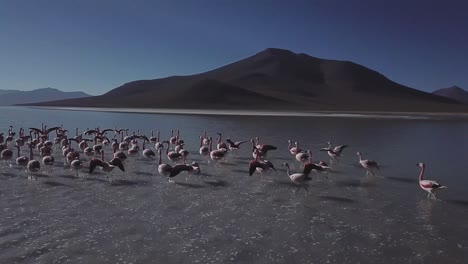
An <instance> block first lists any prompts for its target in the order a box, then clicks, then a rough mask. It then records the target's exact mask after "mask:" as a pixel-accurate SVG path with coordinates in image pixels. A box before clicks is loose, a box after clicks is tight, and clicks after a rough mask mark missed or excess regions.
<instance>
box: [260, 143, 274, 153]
mask: <svg viewBox="0 0 468 264" xmlns="http://www.w3.org/2000/svg"><path fill="white" fill-rule="evenodd" d="M276 149H278V148H277V147H275V146H273V145H261V146H260V151H262V152H264V151H268V150H276Z"/></svg>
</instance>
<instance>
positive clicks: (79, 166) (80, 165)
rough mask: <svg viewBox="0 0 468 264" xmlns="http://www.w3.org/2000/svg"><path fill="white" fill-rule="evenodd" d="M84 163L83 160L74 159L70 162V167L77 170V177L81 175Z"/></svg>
mask: <svg viewBox="0 0 468 264" xmlns="http://www.w3.org/2000/svg"><path fill="white" fill-rule="evenodd" d="M83 165H84V163H83V162H82V161H81V160H77V159H76V160H73V161H72V162H71V163H70V169H72V170H74V171H75V172H76V177H77V178H78V177H79V173H78V172H79V170H81V169H82V168H83Z"/></svg>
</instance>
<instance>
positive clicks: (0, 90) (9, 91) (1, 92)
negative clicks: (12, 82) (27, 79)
mask: <svg viewBox="0 0 468 264" xmlns="http://www.w3.org/2000/svg"><path fill="white" fill-rule="evenodd" d="M11 92H19V91H18V90H2V89H0V95H2V94H7V93H11Z"/></svg>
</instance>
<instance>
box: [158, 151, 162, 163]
mask: <svg viewBox="0 0 468 264" xmlns="http://www.w3.org/2000/svg"><path fill="white" fill-rule="evenodd" d="M158 152H159V165H161V163H162V156H161V150H159V151H158Z"/></svg>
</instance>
